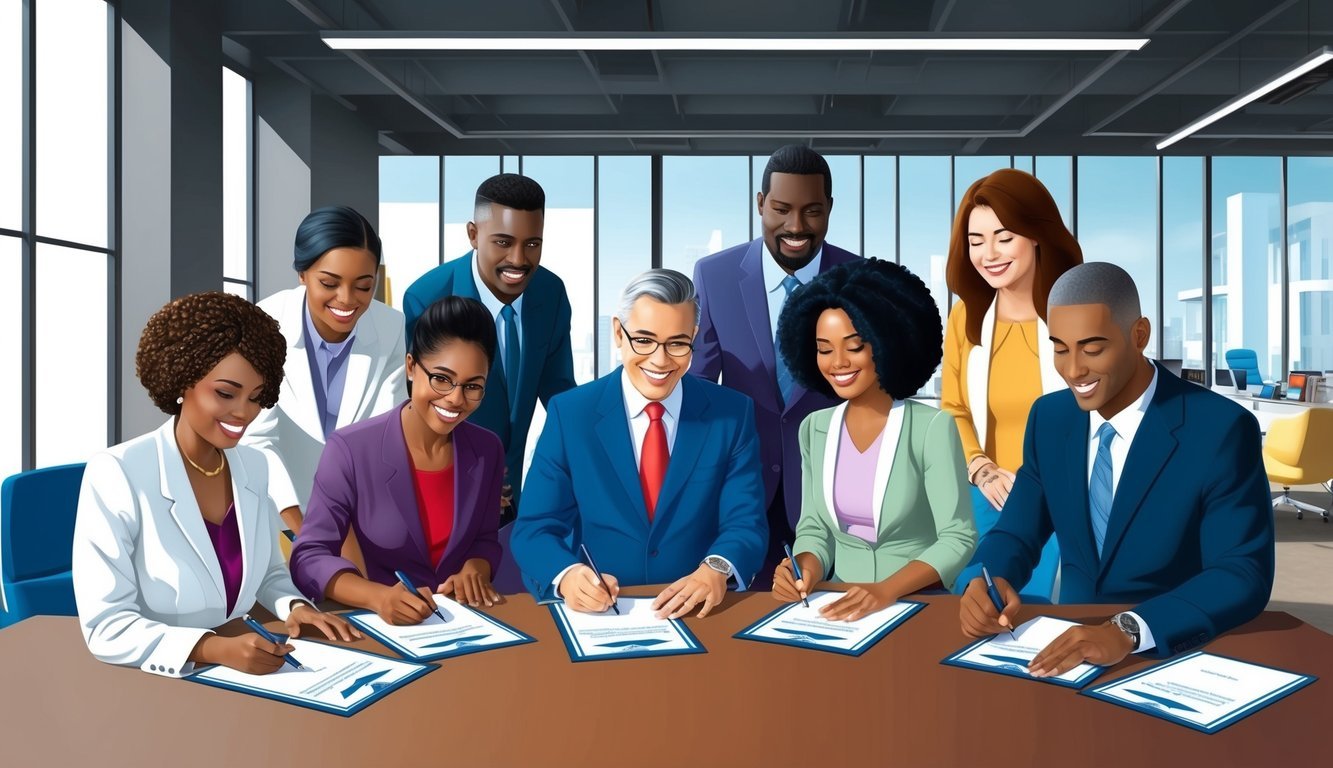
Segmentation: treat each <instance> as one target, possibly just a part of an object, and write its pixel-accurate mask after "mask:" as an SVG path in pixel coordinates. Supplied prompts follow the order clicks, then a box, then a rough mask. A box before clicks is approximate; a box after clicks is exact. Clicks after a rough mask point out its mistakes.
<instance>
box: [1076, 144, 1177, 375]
mask: <svg viewBox="0 0 1333 768" xmlns="http://www.w3.org/2000/svg"><path fill="white" fill-rule="evenodd" d="M1078 242H1079V245H1081V246H1082V247H1083V260H1084V261H1110V262H1114V263H1116V264H1118V265H1120V266H1121V267H1124V269H1125V270H1126V271H1127V272H1129V274H1130V275H1132V276H1133V277H1134V284H1135V285H1136V286H1137V287H1138V289H1139V307H1140V311H1141V312H1143V314H1144V316H1145V317H1147V318H1148V319H1149V320H1150V321H1151V323H1152V328H1153V338H1151V339H1149V341H1148V349H1147V350H1146V352H1147V353H1148V354H1149V355H1156V354H1157V337H1158V336H1159V334H1160V327H1159V322H1158V318H1157V159H1156V158H1154V157H1080V158H1079V159H1078Z"/></svg>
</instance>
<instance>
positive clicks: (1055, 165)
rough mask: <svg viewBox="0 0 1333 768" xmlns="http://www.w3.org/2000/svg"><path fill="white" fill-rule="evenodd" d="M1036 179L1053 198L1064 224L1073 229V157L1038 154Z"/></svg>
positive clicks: (1070, 229) (1076, 233) (1071, 230)
mask: <svg viewBox="0 0 1333 768" xmlns="http://www.w3.org/2000/svg"><path fill="white" fill-rule="evenodd" d="M1036 164H1037V173H1036V174H1034V175H1035V176H1036V177H1037V179H1038V180H1039V181H1040V182H1041V183H1042V186H1044V187H1046V190H1047V191H1048V192H1050V193H1051V197H1053V198H1055V204H1056V206H1057V207H1058V208H1059V209H1060V215H1061V216H1062V217H1064V220H1065V226H1066V227H1067V228H1068V229H1069V231H1070V232H1073V233H1074V234H1075V235H1076V236H1077V235H1078V232H1076V231H1075V230H1074V159H1073V158H1072V157H1047V156H1040V157H1038V158H1037V160H1036Z"/></svg>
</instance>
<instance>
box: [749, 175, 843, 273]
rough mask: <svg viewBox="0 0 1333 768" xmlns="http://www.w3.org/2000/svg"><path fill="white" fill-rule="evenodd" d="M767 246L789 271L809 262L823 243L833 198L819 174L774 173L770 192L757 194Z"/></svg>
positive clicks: (778, 261)
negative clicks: (826, 192) (825, 191)
mask: <svg viewBox="0 0 1333 768" xmlns="http://www.w3.org/2000/svg"><path fill="white" fill-rule="evenodd" d="M758 203H759V216H760V219H761V220H762V222H763V228H764V245H766V246H768V252H769V253H770V254H772V256H773V260H774V261H776V262H777V264H778V266H780V267H782V268H783V269H784V270H786V271H787V272H795V271H796V270H798V269H800V268H801V267H804V266H805V265H807V264H809V263H810V262H811V261H812V260H813V259H814V258H815V254H817V253H819V249H820V248H821V247H823V245H824V236H825V235H827V234H828V216H829V211H831V210H832V209H833V200H832V199H830V198H829V197H827V196H825V194H824V176H823V174H819V173H809V174H807V173H772V174H769V177H768V194H767V195H765V194H764V193H762V192H760V193H759V196H758Z"/></svg>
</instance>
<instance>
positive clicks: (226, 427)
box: [180, 352, 264, 448]
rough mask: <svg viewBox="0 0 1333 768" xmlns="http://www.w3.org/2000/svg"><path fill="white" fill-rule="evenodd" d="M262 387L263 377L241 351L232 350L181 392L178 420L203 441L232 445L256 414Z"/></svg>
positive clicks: (226, 445)
mask: <svg viewBox="0 0 1333 768" xmlns="http://www.w3.org/2000/svg"><path fill="white" fill-rule="evenodd" d="M263 388H264V377H263V376H260V375H259V372H258V371H256V370H255V368H254V366H253V365H250V361H249V360H246V359H245V357H243V356H242V355H241V353H240V352H232V353H231V354H229V355H227V356H226V357H224V358H222V360H220V361H219V362H218V364H217V365H215V366H213V369H212V370H210V371H209V372H208V373H206V374H204V377H203V378H202V379H200V380H199V382H198V383H197V384H195V385H194V386H193V387H190V388H189V389H187V390H185V392H184V393H183V394H182V397H183V398H184V400H183V402H182V403H181V414H180V418H181V421H183V422H185V425H186V426H187V427H188V428H189V429H191V430H192V431H193V432H194V433H195V434H196V435H198V436H199V437H200V438H201V439H202V440H203V441H204V442H206V443H208V444H210V445H212V446H214V447H216V448H233V447H235V445H236V443H238V442H240V439H241V435H244V434H245V428H246V427H248V426H250V422H252V421H254V420H255V417H256V416H258V415H259V409H260V405H259V402H258V398H259V394H260V392H261V391H262V390H263Z"/></svg>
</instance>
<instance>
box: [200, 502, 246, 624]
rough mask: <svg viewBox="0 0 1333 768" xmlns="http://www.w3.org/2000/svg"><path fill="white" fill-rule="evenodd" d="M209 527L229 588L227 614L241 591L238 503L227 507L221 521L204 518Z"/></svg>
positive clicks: (224, 581)
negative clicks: (237, 522)
mask: <svg viewBox="0 0 1333 768" xmlns="http://www.w3.org/2000/svg"><path fill="white" fill-rule="evenodd" d="M204 527H205V528H207V529H208V538H210V539H212V540H213V551H214V552H216V553H217V556H218V565H220V566H222V584H223V586H224V587H225V588H226V590H227V615H228V616H230V615H231V612H232V610H233V609H235V608H236V596H237V594H239V593H240V591H241V575H242V573H243V572H244V568H243V567H242V564H241V529H240V528H239V527H237V525H236V505H235V504H232V505H229V506H228V507H227V514H226V515H224V516H223V518H222V522H221V523H217V524H214V523H210V522H209V521H208V520H204Z"/></svg>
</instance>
